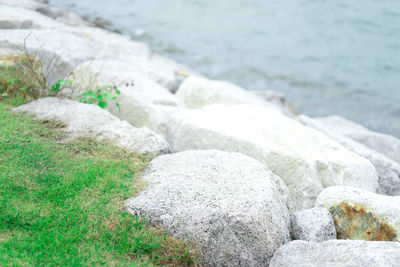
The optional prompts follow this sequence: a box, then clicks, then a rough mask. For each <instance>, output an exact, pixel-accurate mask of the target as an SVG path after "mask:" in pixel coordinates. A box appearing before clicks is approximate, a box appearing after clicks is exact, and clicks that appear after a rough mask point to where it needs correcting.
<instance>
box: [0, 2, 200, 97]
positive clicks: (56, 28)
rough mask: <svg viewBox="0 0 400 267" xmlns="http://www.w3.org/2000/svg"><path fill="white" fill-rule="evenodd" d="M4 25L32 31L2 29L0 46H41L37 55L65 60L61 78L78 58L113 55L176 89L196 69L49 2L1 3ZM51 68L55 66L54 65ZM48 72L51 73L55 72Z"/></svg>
mask: <svg viewBox="0 0 400 267" xmlns="http://www.w3.org/2000/svg"><path fill="white" fill-rule="evenodd" d="M33 9H36V11H34V10H33ZM1 28H3V29H30V31H26V30H25V31H21V32H19V33H15V31H12V32H11V31H8V32H7V31H4V32H1V35H2V36H0V47H5V48H19V49H21V50H23V47H24V43H26V47H27V50H28V52H29V53H35V52H36V51H37V50H40V51H41V53H39V54H38V55H39V56H40V57H41V58H42V57H43V59H44V60H45V61H55V59H57V61H58V62H57V63H61V61H62V62H63V63H64V65H61V64H56V66H55V67H57V74H58V76H60V77H62V78H64V77H65V75H66V74H68V73H69V72H70V70H71V67H74V66H75V65H76V63H77V62H84V61H87V60H89V59H111V58H112V59H113V60H116V61H121V62H125V63H127V64H131V65H135V66H137V67H138V68H140V71H141V72H142V73H144V75H146V76H148V77H150V78H151V80H153V81H155V82H157V83H159V84H160V85H162V86H164V87H166V88H167V89H168V90H170V91H176V89H177V88H178V87H179V84H180V83H181V81H182V80H183V78H184V77H185V76H187V75H189V73H195V71H193V70H192V69H190V68H189V67H187V66H184V65H182V64H179V63H176V62H174V61H173V60H170V59H168V58H166V57H164V56H162V55H160V54H158V53H156V52H154V51H152V50H151V49H150V48H149V46H148V45H147V44H144V43H139V42H134V41H132V40H130V38H129V37H127V36H123V35H120V34H116V33H112V32H109V31H106V30H103V29H100V28H96V27H90V26H88V25H87V23H85V22H84V21H82V20H79V17H77V16H76V15H75V14H74V13H71V12H62V11H60V10H58V9H56V8H53V7H49V6H38V7H35V8H32V9H25V8H23V7H19V6H11V5H4V6H3V5H2V8H1V10H0V29H1ZM32 29H33V30H32ZM39 29H40V30H39ZM1 37H3V38H1ZM25 39H26V41H25ZM82 40H83V41H82ZM74 44H76V45H74ZM88 46H91V47H90V49H86V48H87V47H88ZM80 48H81V49H80ZM71 50H72V51H74V52H76V54H75V55H76V57H75V55H74V54H73V53H71V52H70V51H71ZM71 63H74V64H71ZM51 68H52V69H53V66H51ZM65 69H67V71H65ZM61 70H63V71H61ZM45 75H46V76H52V73H49V74H45ZM53 76H54V75H53ZM52 78H54V77H50V80H51V82H54V81H55V80H54V81H53V79H52Z"/></svg>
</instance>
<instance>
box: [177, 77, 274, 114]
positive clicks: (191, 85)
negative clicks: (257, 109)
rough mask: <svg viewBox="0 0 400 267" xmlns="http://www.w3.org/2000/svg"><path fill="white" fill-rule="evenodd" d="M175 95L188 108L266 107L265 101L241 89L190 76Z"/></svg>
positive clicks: (221, 82) (230, 84)
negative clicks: (235, 105)
mask: <svg viewBox="0 0 400 267" xmlns="http://www.w3.org/2000/svg"><path fill="white" fill-rule="evenodd" d="M176 95H177V96H178V97H180V98H181V99H182V100H183V102H184V103H185V104H186V106H187V107H188V108H194V109H198V108H202V107H204V106H207V105H212V104H223V105H234V104H250V105H267V103H266V101H264V100H263V99H261V98H260V97H257V96H255V95H253V94H251V93H249V92H247V91H246V90H244V89H243V88H241V87H239V86H237V85H234V84H232V83H228V82H224V81H215V80H209V79H206V78H201V77H197V76H190V77H189V78H187V79H186V80H185V81H184V82H183V83H182V84H181V86H180V87H179V89H178V91H177V92H176Z"/></svg>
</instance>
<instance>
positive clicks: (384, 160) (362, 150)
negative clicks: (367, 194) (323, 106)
mask: <svg viewBox="0 0 400 267" xmlns="http://www.w3.org/2000/svg"><path fill="white" fill-rule="evenodd" d="M297 120H298V121H300V122H301V123H302V124H304V125H306V126H309V127H312V128H314V129H316V130H318V131H320V132H322V133H324V134H325V135H327V136H328V137H330V138H331V139H333V140H335V141H336V142H338V143H340V144H342V145H343V146H345V147H346V148H348V149H349V150H351V151H353V152H355V153H357V154H358V155H360V156H362V157H364V158H366V159H368V160H369V161H370V162H371V163H372V164H373V165H374V167H375V169H376V171H377V172H378V176H379V180H378V182H379V188H378V191H377V192H378V193H380V194H384V195H391V196H397V195H400V164H399V163H398V162H396V161H394V160H392V159H390V158H388V157H386V156H385V155H383V154H381V153H379V152H377V151H375V150H373V149H371V148H369V147H367V146H365V145H363V144H361V143H359V142H357V141H355V140H353V139H351V138H349V137H346V136H344V135H343V134H342V132H343V131H339V132H336V131H335V128H332V127H331V126H330V125H328V124H326V123H324V121H321V120H315V119H312V118H309V117H307V116H304V115H301V116H298V117H297Z"/></svg>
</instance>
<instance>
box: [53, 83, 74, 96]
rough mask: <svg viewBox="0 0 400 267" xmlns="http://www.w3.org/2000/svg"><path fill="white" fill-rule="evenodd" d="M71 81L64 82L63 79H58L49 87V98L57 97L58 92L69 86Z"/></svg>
mask: <svg viewBox="0 0 400 267" xmlns="http://www.w3.org/2000/svg"><path fill="white" fill-rule="evenodd" d="M71 83H72V81H71V80H64V79H59V80H57V81H56V82H55V83H54V84H53V85H52V86H51V87H50V96H55V95H57V93H58V92H60V91H61V90H62V89H64V88H65V85H71Z"/></svg>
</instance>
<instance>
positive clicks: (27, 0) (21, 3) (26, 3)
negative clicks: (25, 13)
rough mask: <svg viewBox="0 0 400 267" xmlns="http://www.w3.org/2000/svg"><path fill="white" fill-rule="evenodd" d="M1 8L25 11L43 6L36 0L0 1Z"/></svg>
mask: <svg viewBox="0 0 400 267" xmlns="http://www.w3.org/2000/svg"><path fill="white" fill-rule="evenodd" d="M1 6H2V8H3V6H12V7H23V8H26V9H36V8H38V7H42V6H45V5H44V4H43V3H40V2H39V1H36V0H1Z"/></svg>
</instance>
